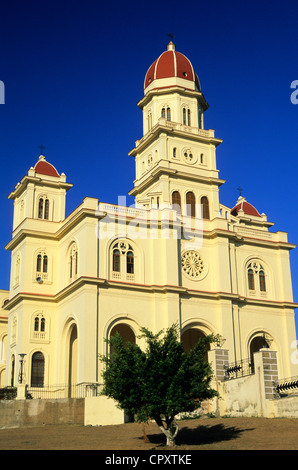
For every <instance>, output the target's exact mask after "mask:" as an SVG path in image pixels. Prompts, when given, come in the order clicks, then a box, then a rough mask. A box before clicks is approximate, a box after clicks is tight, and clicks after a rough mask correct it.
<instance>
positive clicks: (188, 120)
mask: <svg viewBox="0 0 298 470" xmlns="http://www.w3.org/2000/svg"><path fill="white" fill-rule="evenodd" d="M187 125H188V126H190V109H188V110H187Z"/></svg>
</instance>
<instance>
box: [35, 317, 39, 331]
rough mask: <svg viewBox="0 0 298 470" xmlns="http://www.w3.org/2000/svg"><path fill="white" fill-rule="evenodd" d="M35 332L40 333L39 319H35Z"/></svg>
mask: <svg viewBox="0 0 298 470" xmlns="http://www.w3.org/2000/svg"><path fill="white" fill-rule="evenodd" d="M34 331H39V317H35V319H34Z"/></svg>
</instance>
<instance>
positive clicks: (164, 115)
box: [161, 108, 166, 118]
mask: <svg viewBox="0 0 298 470" xmlns="http://www.w3.org/2000/svg"><path fill="white" fill-rule="evenodd" d="M161 117H162V118H165V117H166V108H162V110H161Z"/></svg>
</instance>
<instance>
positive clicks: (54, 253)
mask: <svg viewBox="0 0 298 470" xmlns="http://www.w3.org/2000/svg"><path fill="white" fill-rule="evenodd" d="M138 106H139V108H140V109H141V110H142V112H143V136H142V137H141V138H140V139H139V140H137V141H136V145H135V148H133V149H132V150H131V151H130V153H129V157H128V158H134V159H135V181H134V184H133V188H132V189H131V191H130V193H129V194H130V195H131V196H134V198H135V207H127V206H126V205H125V204H124V205H121V204H119V205H112V204H109V203H105V202H102V201H101V200H99V199H96V198H89V197H86V198H85V199H84V200H83V202H82V204H81V205H79V206H78V207H77V208H76V209H75V210H74V211H73V212H72V213H70V214H69V215H68V216H65V201H66V197H71V196H69V193H68V191H69V190H70V189H71V188H72V184H70V183H69V182H67V178H66V176H65V174H64V173H60V172H59V171H60V170H65V171H66V169H64V168H61V169H60V168H59V169H56V168H55V167H54V166H53V165H52V164H51V163H49V162H48V161H47V159H46V158H45V157H44V156H43V155H41V156H40V157H39V160H38V161H37V162H36V163H34V162H33V163H34V166H32V167H31V168H30V169H29V170H28V173H27V174H26V175H25V176H24V177H23V178H22V180H21V181H20V182H19V183H18V184H17V185H16V186H15V188H14V190H13V191H12V192H11V193H10V195H9V199H10V200H11V201H13V204H14V218H13V230H12V238H11V240H10V241H9V243H8V244H7V246H6V249H7V250H9V251H10V252H11V277H10V289H9V292H5V291H1V292H0V294H1V301H2V309H1V314H0V317H1V319H2V320H1V322H2V323H1V322H0V335H1V336H0V340H1V344H3V345H5V352H3V354H4V355H5V361H2V363H1V364H0V377H1V386H2V387H3V386H11V385H13V386H14V385H16V384H17V383H18V381H19V367H20V354H24V355H25V356H24V359H23V363H22V381H23V383H26V384H27V385H28V386H29V387H30V388H31V390H34V389H35V390H37V391H38V390H40V389H42V388H43V387H46V386H48V385H52V384H53V385H54V384H78V383H94V384H100V383H101V382H102V377H101V372H102V364H101V362H100V361H99V355H100V354H105V353H106V352H107V344H106V342H105V341H104V339H105V338H109V337H110V335H112V334H113V333H114V332H115V331H119V332H120V334H122V335H123V337H124V338H125V339H126V340H130V341H136V342H139V341H140V339H139V338H138V335H139V332H140V328H141V327H143V326H146V327H147V328H148V329H149V330H151V331H153V332H158V331H160V330H161V329H164V328H167V327H169V326H171V325H172V324H173V323H177V324H178V325H179V327H180V331H181V339H182V341H183V344H184V345H185V348H186V349H188V348H191V347H192V346H193V344H194V343H195V341H196V340H197V339H198V338H199V337H200V336H202V335H206V334H209V333H214V334H217V335H220V337H221V338H222V341H221V344H220V345H219V346H224V348H225V349H226V350H228V351H229V359H230V361H231V362H236V361H239V360H241V359H246V358H252V355H253V353H254V352H256V351H258V350H259V349H260V348H263V347H267V348H269V349H271V350H273V351H276V352H277V363H278V370H279V375H280V377H290V376H293V375H298V373H297V365H296V364H295V363H293V361H292V360H291V355H292V353H293V344H294V345H295V348H296V331H295V321H294V311H295V308H296V307H297V304H296V303H294V301H293V294H292V282H291V271H290V258H289V254H290V251H291V250H292V249H293V248H294V245H292V244H291V243H289V242H288V239H287V234H286V233H285V232H280V231H278V232H274V231H273V229H272V226H273V223H271V222H269V221H268V220H267V217H266V215H264V214H263V213H259V212H258V210H257V209H256V208H255V207H253V206H252V205H251V204H250V203H249V202H248V201H246V200H245V198H243V197H239V199H238V201H237V202H235V207H233V208H229V207H227V206H225V205H223V204H222V203H221V202H220V198H219V193H220V186H221V185H222V184H224V181H223V180H222V179H220V178H219V176H218V169H217V165H216V150H217V147H218V146H219V145H220V144H221V143H222V140H221V139H219V138H218V137H216V136H215V132H214V131H213V130H211V129H205V128H204V113H205V111H206V110H207V109H208V103H207V102H206V100H205V97H204V95H203V93H202V90H201V86H200V82H199V79H198V77H197V75H196V73H195V71H194V69H193V66H192V64H191V62H190V61H189V60H188V59H187V58H186V57H185V56H184V55H183V54H181V53H179V52H177V51H176V50H175V46H174V44H173V43H172V42H170V44H169V45H168V47H167V50H166V51H165V52H163V53H162V54H161V55H160V56H159V57H158V58H157V60H156V61H155V62H154V63H153V64H152V65H151V66H150V67H149V69H148V71H147V73H146V76H145V81H144V97H143V98H142V99H141V100H140V101H139V103H138Z"/></svg>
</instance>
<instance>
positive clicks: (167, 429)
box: [155, 417, 179, 447]
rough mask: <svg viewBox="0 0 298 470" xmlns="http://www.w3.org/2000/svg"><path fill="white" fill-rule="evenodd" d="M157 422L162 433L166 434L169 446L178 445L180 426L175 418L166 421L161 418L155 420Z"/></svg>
mask: <svg viewBox="0 0 298 470" xmlns="http://www.w3.org/2000/svg"><path fill="white" fill-rule="evenodd" d="M155 421H156V423H157V425H158V426H159V428H160V429H161V431H162V432H163V433H164V434H165V436H166V438H167V446H169V447H173V446H175V445H176V442H175V438H176V436H177V434H178V430H179V428H178V424H177V423H176V421H175V418H174V417H171V418H166V419H165V420H163V419H161V418H160V417H158V418H155Z"/></svg>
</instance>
